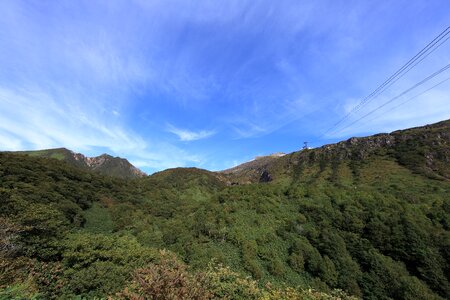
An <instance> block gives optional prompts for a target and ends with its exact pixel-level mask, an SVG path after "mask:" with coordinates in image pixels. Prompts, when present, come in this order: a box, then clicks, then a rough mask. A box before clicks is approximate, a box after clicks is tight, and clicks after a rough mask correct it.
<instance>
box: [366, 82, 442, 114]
mask: <svg viewBox="0 0 450 300" xmlns="http://www.w3.org/2000/svg"><path fill="white" fill-rule="evenodd" d="M449 80H450V77H447V78H446V79H444V80H442V81H440V82H438V83H436V84H435V85H433V86H432V87H430V88H428V89H426V90H424V91H422V92H420V93H419V94H417V95H414V96H412V97H411V98H408V99H407V100H405V101H403V102H401V103H399V104H397V105H396V106H394V107H391V109H389V110H387V111H386V113H387V112H390V111H393V110H395V109H397V108H399V107H400V106H402V105H404V104H406V103H408V102H410V101H411V100H414V99H416V98H417V97H420V96H422V95H423V94H425V93H427V92H429V91H431V90H432V89H434V88H436V87H438V86H440V85H441V84H443V83H445V82H447V81H449ZM379 117H380V116H376V117H375V118H372V119H370V121H369V122H372V121H373V120H376V119H378V118H379Z"/></svg>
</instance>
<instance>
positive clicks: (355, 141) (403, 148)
mask: <svg viewBox="0 0 450 300" xmlns="http://www.w3.org/2000/svg"><path fill="white" fill-rule="evenodd" d="M374 156H379V157H381V156H383V157H386V158H389V159H394V160H395V161H396V162H397V163H399V164H401V165H403V166H405V167H407V168H409V169H410V170H413V171H414V172H417V173H421V174H424V175H426V176H429V177H433V178H439V179H447V180H448V179H450V120H447V121H442V122H439V123H436V124H432V125H426V126H422V127H416V128H411V129H406V130H398V131H394V132H392V133H382V134H376V135H373V136H369V137H361V138H356V137H353V138H350V139H348V140H346V141H343V142H339V143H336V144H329V145H324V146H322V147H319V148H316V149H306V150H301V151H297V152H293V153H290V154H288V155H283V156H280V157H277V156H265V157H262V158H261V159H256V160H254V161H251V162H247V163H244V164H242V165H239V166H237V167H234V168H231V169H228V170H224V171H221V172H220V173H221V174H224V175H225V176H226V178H227V179H228V181H229V182H231V183H241V184H242V183H250V182H260V181H267V179H269V180H273V179H277V178H282V177H283V176H289V177H290V176H298V175H299V174H298V172H299V170H300V169H301V168H302V167H303V166H305V165H308V164H313V163H320V164H322V165H324V164H336V163H339V162H340V161H344V160H353V161H357V162H360V161H364V160H366V159H369V158H371V157H374ZM265 179H266V180H265Z"/></svg>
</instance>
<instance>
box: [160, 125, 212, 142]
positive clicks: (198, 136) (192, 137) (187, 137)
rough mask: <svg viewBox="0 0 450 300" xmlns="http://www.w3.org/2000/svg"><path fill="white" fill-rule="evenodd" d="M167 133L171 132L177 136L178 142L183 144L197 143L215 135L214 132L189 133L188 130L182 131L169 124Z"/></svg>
mask: <svg viewBox="0 0 450 300" xmlns="http://www.w3.org/2000/svg"><path fill="white" fill-rule="evenodd" d="M167 131H168V132H171V133H173V134H175V135H177V136H178V138H179V139H180V141H183V142H190V141H197V140H202V139H206V138H209V137H211V136H213V135H214V134H216V132H215V131H214V130H200V131H191V130H188V129H182V128H178V127H175V126H173V125H171V124H168V125H167Z"/></svg>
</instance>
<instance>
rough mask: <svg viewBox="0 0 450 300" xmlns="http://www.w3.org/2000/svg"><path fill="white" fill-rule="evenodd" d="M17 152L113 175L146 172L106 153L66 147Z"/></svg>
mask: <svg viewBox="0 0 450 300" xmlns="http://www.w3.org/2000/svg"><path fill="white" fill-rule="evenodd" d="M18 153H22V154H26V155H30V156H35V157H46V158H54V159H58V160H61V161H65V162H67V163H69V164H71V165H74V166H76V167H79V168H82V169H85V170H89V171H94V172H97V173H101V174H103V175H108V176H113V177H119V178H138V177H144V176H147V174H145V173H144V172H142V171H141V170H139V169H138V168H136V167H135V166H133V165H132V164H131V163H130V162H129V161H128V160H127V159H125V158H121V157H113V156H111V155H109V154H106V153H104V154H102V155H99V156H95V157H87V156H85V155H83V154H81V153H76V152H73V151H71V150H69V149H66V148H55V149H45V150H37V151H21V152H18Z"/></svg>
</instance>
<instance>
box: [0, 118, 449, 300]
mask: <svg viewBox="0 0 450 300" xmlns="http://www.w3.org/2000/svg"><path fill="white" fill-rule="evenodd" d="M449 130H450V126H449V122H448V121H447V122H443V123H438V124H435V125H433V126H428V127H423V128H417V129H412V130H407V131H401V132H396V133H392V134H390V135H378V136H374V137H369V138H365V139H351V140H349V141H346V142H342V143H339V144H336V145H328V146H324V147H322V148H318V149H312V150H304V151H301V152H296V153H293V154H290V155H286V156H283V157H280V158H277V159H274V160H273V161H271V163H270V164H266V165H265V166H263V169H258V168H256V169H255V170H256V171H255V170H245V173H242V174H245V175H242V174H239V173H229V174H224V173H219V174H218V173H212V172H208V171H205V170H199V169H195V168H192V169H181V168H179V169H171V170H166V171H163V172H160V173H157V174H154V175H153V176H149V177H145V178H140V179H133V180H123V179H115V178H111V177H103V176H101V175H98V174H94V173H89V172H86V171H83V170H80V169H77V168H74V167H72V166H70V165H68V164H66V163H64V162H60V161H56V160H54V159H51V158H37V157H30V156H23V155H18V154H12V153H1V154H0V201H1V202H0V205H1V206H0V235H1V245H0V249H1V264H2V265H1V268H0V270H1V271H0V272H1V273H0V286H1V288H2V290H1V291H0V298H2V297H4V298H8V297H9V298H11V297H13V295H22V296H24V295H25V296H24V297H28V298H30V297H33V296H34V297H36V298H39V297H40V298H44V299H46V298H70V297H75V296H76V295H78V296H80V297H88V298H93V297H107V296H111V297H113V298H118V299H145V298H151V296H150V295H153V299H165V298H167V299H171V298H170V297H172V299H176V298H185V299H211V298H227V297H228V299H283V298H284V299H334V298H339V297H340V298H341V299H342V298H345V297H347V296H345V295H344V294H343V292H340V291H339V289H340V290H343V291H345V293H346V294H348V295H352V296H355V297H357V298H365V299H448V298H450V285H449V279H450V278H449V274H450V262H449V259H450V250H449V249H450V228H449V226H450V180H449V174H450V173H449V169H450V160H449V157H450V156H449V153H450V152H449V144H450V136H449ZM252 172H253V173H252ZM258 172H259V173H258ZM261 172H266V173H268V174H270V179H271V180H270V181H269V182H265V183H259V178H258V176H261ZM244 177H245V178H244ZM240 182H254V183H251V184H244V185H239V184H236V183H240ZM161 249H167V251H162V252H161V251H160V250H161ZM174 256H176V258H175V257H174ZM246 276H251V278H246ZM310 288H312V290H309V289H310ZM319 291H320V292H319ZM158 295H159V296H158ZM18 297H19V296H18ZM139 297H142V298H139ZM158 297H159V298H158Z"/></svg>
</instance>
